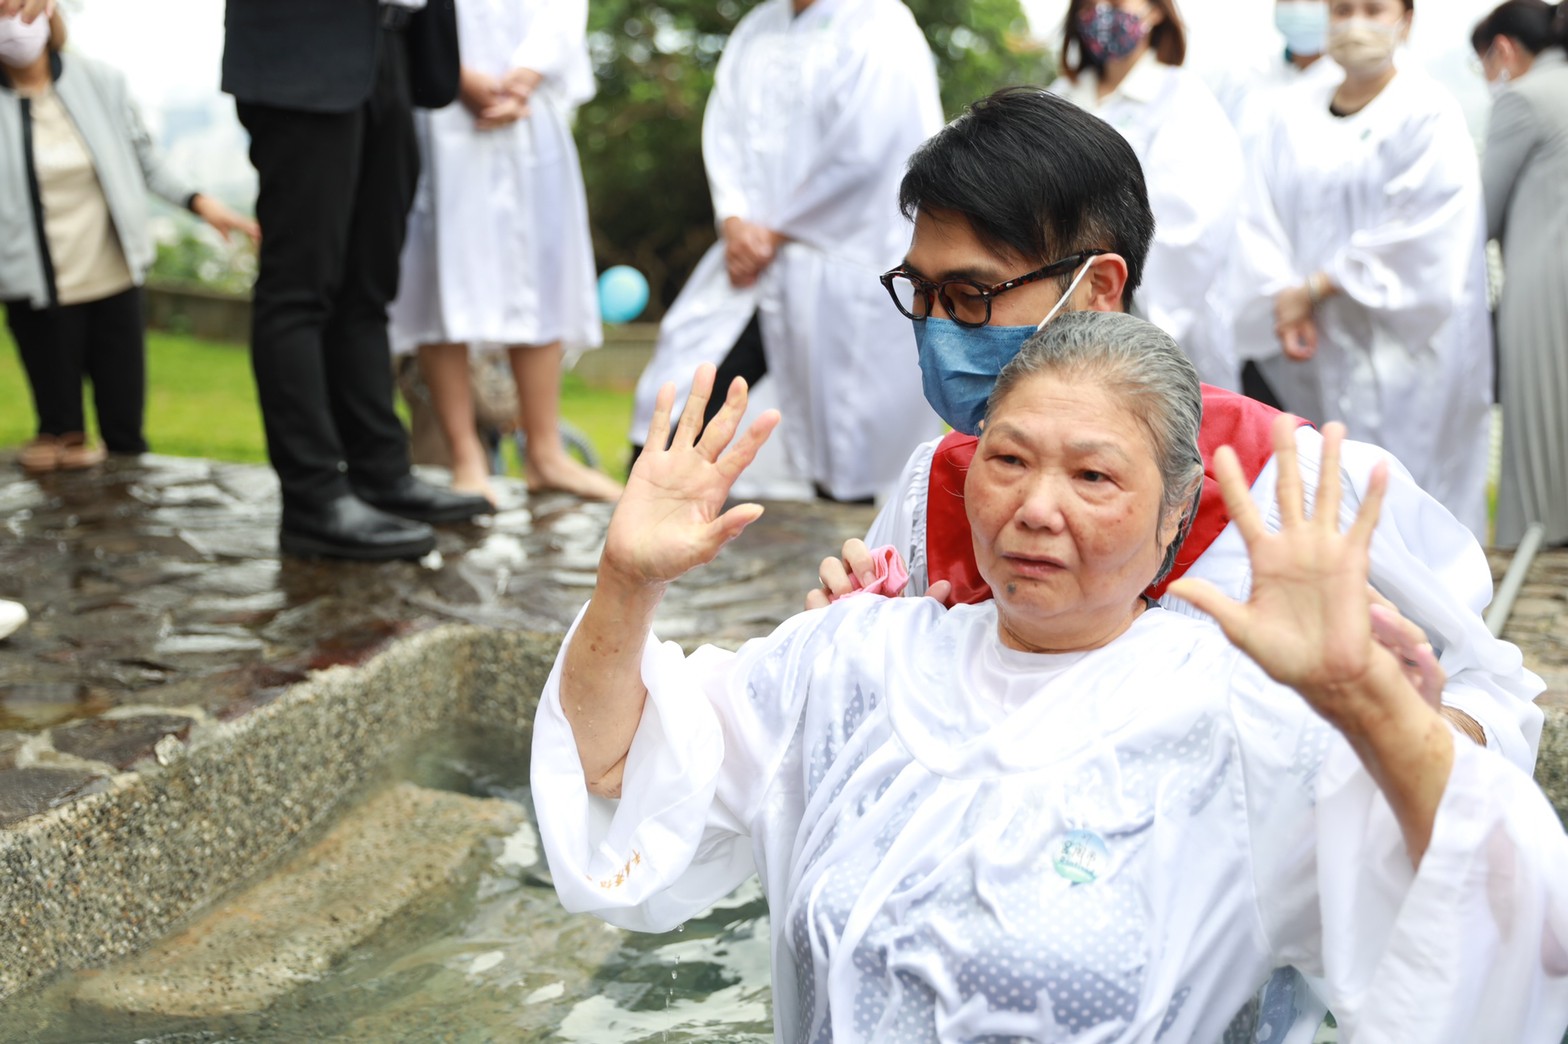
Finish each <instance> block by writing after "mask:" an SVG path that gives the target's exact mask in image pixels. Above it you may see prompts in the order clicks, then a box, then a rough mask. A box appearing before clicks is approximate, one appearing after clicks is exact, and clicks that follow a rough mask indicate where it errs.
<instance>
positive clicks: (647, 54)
mask: <svg viewBox="0 0 1568 1044" xmlns="http://www.w3.org/2000/svg"><path fill="white" fill-rule="evenodd" d="M906 2H907V3H908V5H909V7H910V10H911V11H913V12H914V15H915V19H916V20H917V21H918V22H919V23H920V25H921V27H922V28H923V29H924V30H925V34H926V39H927V40H928V41H929V42H930V44H931V49H932V52H933V53H934V54H935V55H936V59H937V69H938V74H939V76H940V78H941V83H942V100H943V104H944V105H945V106H946V108H947V111H948V113H949V115H952V114H956V113H957V112H958V111H959V110H960V109H962V108H963V106H964V105H966V104H967V103H968V102H970V101H972V100H974V99H975V98H979V97H982V96H984V95H986V94H988V93H990V92H991V91H992V90H995V89H996V88H997V87H1000V86H1004V85H1006V84H1010V83H1043V82H1046V81H1047V80H1049V79H1050V76H1051V73H1050V69H1051V67H1052V66H1051V62H1050V61H1049V59H1048V56H1047V55H1046V54H1045V53H1044V52H1043V51H1041V50H1040V49H1039V48H1038V45H1036V44H1035V43H1034V42H1033V41H1031V40H1030V38H1029V34H1028V31H1027V30H1028V26H1027V23H1026V21H1025V19H1024V15H1023V11H1022V9H1021V8H1020V6H1019V3H1018V0H906ZM752 6H753V5H752V4H750V3H741V2H738V0H717V2H715V0H661V2H658V3H647V2H639V0H595V2H594V4H593V5H592V6H591V8H590V10H591V14H590V21H589V46H590V49H591V51H592V53H593V60H594V68H595V72H596V74H597V76H598V80H599V93H598V95H597V96H596V97H595V98H594V99H593V100H592V101H590V102H589V103H588V104H586V105H584V106H583V107H582V109H581V110H580V111H579V112H578V114H577V143H578V150H579V152H580V153H581V156H582V165H583V176H584V180H585V182H586V183H587V188H588V211H589V215H590V218H591V220H592V222H593V233H594V248H595V252H596V254H597V255H598V261H599V265H600V267H601V268H603V267H606V266H608V265H612V264H629V265H633V266H634V267H636V268H638V269H640V270H641V271H642V272H643V273H644V274H646V275H647V276H648V282H649V284H650V285H651V286H652V289H653V295H652V296H653V304H652V306H651V311H650V317H655V316H656V314H657V312H659V311H662V308H663V306H664V305H667V304H668V303H669V302H670V301H671V300H673V299H674V297H675V294H676V293H677V292H678V291H679V290H680V287H681V284H682V283H683V282H684V281H685V279H686V277H687V275H688V274H689V273H690V272H691V269H692V268H693V266H695V265H696V263H697V260H698V258H699V257H701V255H702V252H703V251H704V250H706V249H707V247H708V245H709V244H711V243H712V242H713V240H714V229H713V209H712V205H711V203H710V202H709V198H708V184H707V179H706V177H705V175H704V172H703V166H702V142H701V135H702V112H703V106H704V105H705V104H706V102H707V98H708V92H709V91H710V90H711V89H712V87H713V73H714V68H715V66H716V65H717V64H718V60H719V55H720V53H721V52H722V51H723V49H724V43H725V41H726V39H728V37H729V33H730V31H731V30H732V29H734V27H735V23H736V22H738V21H739V20H740V18H741V16H742V15H743V14H745V13H746V11H747V10H749V9H750V8H751V7H752Z"/></svg>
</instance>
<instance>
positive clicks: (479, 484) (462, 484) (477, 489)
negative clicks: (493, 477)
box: [452, 468, 500, 507]
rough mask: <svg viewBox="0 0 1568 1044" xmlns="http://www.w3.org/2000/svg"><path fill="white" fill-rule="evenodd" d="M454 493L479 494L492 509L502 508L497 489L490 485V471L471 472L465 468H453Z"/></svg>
mask: <svg viewBox="0 0 1568 1044" xmlns="http://www.w3.org/2000/svg"><path fill="white" fill-rule="evenodd" d="M452 492H454V493H477V494H478V495H479V496H481V497H484V498H485V499H486V500H488V501H489V502H490V506H491V507H499V506H500V502H499V500H498V499H497V494H496V491H495V487H494V486H492V485H490V472H489V470H488V469H484V470H478V471H469V470H467V469H464V468H453V469H452Z"/></svg>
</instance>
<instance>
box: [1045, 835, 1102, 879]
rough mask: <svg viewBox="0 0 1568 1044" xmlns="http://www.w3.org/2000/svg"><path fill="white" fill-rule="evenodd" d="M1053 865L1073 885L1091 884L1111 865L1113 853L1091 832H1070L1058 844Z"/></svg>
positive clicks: (1100, 838)
mask: <svg viewBox="0 0 1568 1044" xmlns="http://www.w3.org/2000/svg"><path fill="white" fill-rule="evenodd" d="M1052 865H1053V866H1054V867H1055V868H1056V872H1057V873H1058V874H1060V875H1061V876H1063V877H1065V878H1067V880H1069V881H1071V882H1072V883H1073V884H1075V885H1079V884H1089V883H1090V882H1092V881H1094V880H1096V879H1097V878H1098V877H1099V876H1100V875H1101V874H1103V873H1105V871H1106V868H1107V867H1109V866H1110V865H1111V853H1110V850H1109V849H1107V848H1106V847H1105V839H1104V838H1102V837H1101V836H1100V835H1099V834H1096V833H1094V832H1093V831H1090V830H1069V831H1068V832H1067V833H1065V834H1063V835H1062V839H1061V841H1059V842H1057V846H1056V858H1055V859H1054V860H1053V861H1052Z"/></svg>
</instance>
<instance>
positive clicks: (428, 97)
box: [403, 0, 459, 109]
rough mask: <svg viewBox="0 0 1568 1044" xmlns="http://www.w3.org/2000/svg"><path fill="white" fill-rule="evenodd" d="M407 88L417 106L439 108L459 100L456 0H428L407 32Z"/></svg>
mask: <svg viewBox="0 0 1568 1044" xmlns="http://www.w3.org/2000/svg"><path fill="white" fill-rule="evenodd" d="M403 37H404V39H405V40H407V41H408V85H409V91H410V93H411V95H412V96H413V99H414V104H415V105H417V106H419V107H420V108H421V109H440V108H444V107H446V106H448V105H451V104H452V103H453V102H454V101H456V100H457V84H458V75H459V71H458V70H459V65H458V54H457V8H456V7H455V6H454V3H453V0H428V2H427V3H426V4H425V6H424V7H422V8H420V9H419V10H418V11H415V12H414V17H413V18H412V19H410V20H409V23H408V30H407V31H406V32H405V33H404V34H403Z"/></svg>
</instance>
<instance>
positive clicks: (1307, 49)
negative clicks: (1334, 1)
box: [1274, 0, 1328, 55]
mask: <svg viewBox="0 0 1568 1044" xmlns="http://www.w3.org/2000/svg"><path fill="white" fill-rule="evenodd" d="M1274 27H1275V28H1277V29H1278V30H1279V31H1280V33H1281V34H1282V35H1283V36H1284V37H1285V47H1286V49H1287V50H1289V51H1290V53H1291V54H1300V55H1313V54H1323V53H1324V52H1325V51H1327V50H1328V3H1327V0H1280V2H1279V3H1276V4H1275V5H1274Z"/></svg>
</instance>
